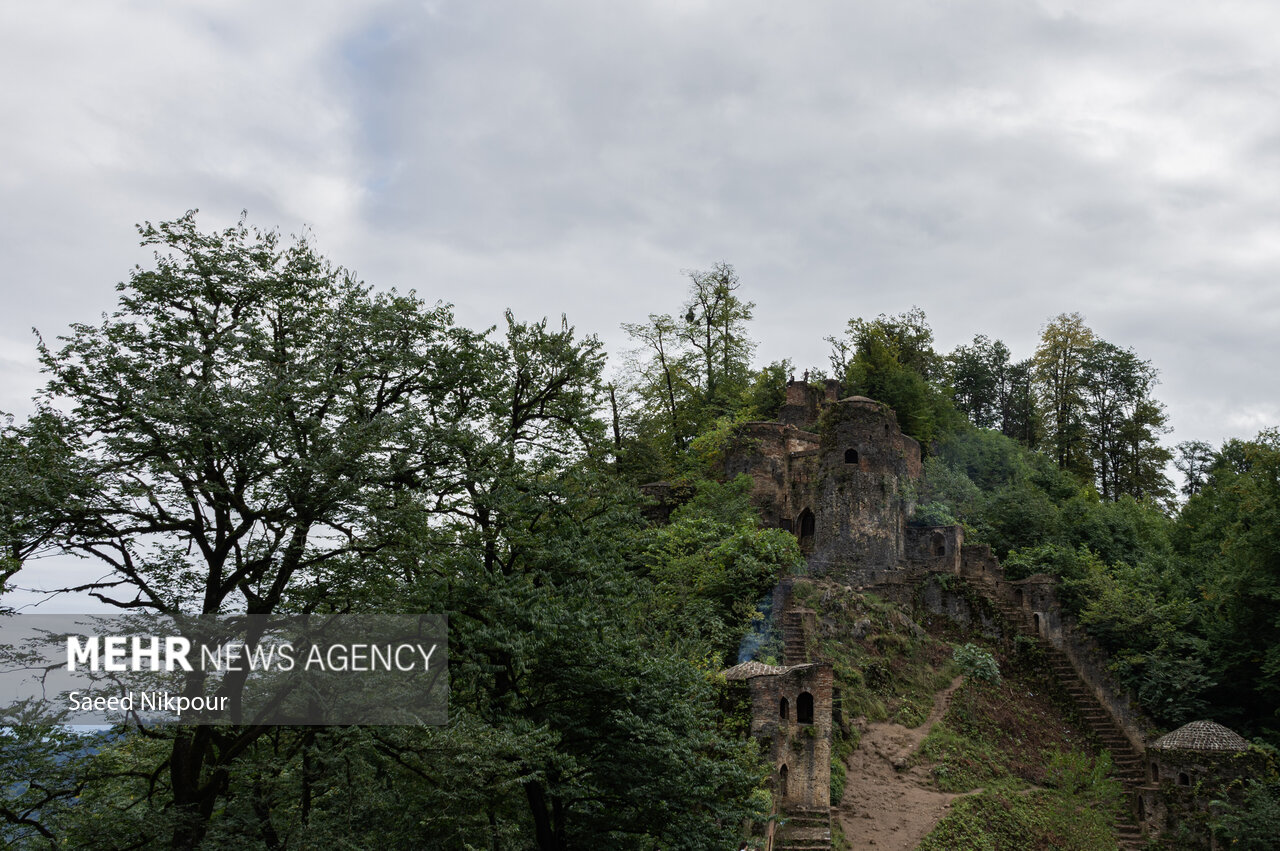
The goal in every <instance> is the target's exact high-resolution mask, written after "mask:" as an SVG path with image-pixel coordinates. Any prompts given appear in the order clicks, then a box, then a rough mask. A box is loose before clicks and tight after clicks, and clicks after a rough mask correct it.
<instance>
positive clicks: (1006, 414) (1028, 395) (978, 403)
mask: <svg viewBox="0 0 1280 851" xmlns="http://www.w3.org/2000/svg"><path fill="white" fill-rule="evenodd" d="M945 369H946V378H947V381H948V383H949V384H950V386H951V393H952V398H953V400H954V402H955V405H956V408H957V409H958V410H959V411H960V412H961V413H963V414H964V415H965V416H967V417H968V418H969V421H970V422H971V423H973V424H974V425H975V426H977V427H978V428H989V429H997V430H999V431H1000V432H1001V433H1002V434H1004V435H1005V436H1007V437H1012V438H1013V439H1015V440H1017V441H1019V442H1021V443H1022V444H1023V445H1024V446H1028V447H1031V448H1035V446H1036V444H1037V442H1038V440H1039V434H1040V414H1039V409H1038V408H1037V406H1036V399H1035V393H1034V391H1033V388H1032V381H1031V373H1032V369H1031V364H1030V362H1029V361H1019V362H1013V361H1011V360H1010V354H1009V349H1008V347H1007V346H1005V344H1004V343H1003V342H1001V341H1000V340H992V339H990V338H989V337H987V336H986V335H985V334H979V335H977V336H976V337H974V338H973V342H972V343H971V344H970V345H967V346H957V347H956V348H955V350H954V351H953V352H952V353H951V354H950V355H948V356H947V358H946V365H945Z"/></svg>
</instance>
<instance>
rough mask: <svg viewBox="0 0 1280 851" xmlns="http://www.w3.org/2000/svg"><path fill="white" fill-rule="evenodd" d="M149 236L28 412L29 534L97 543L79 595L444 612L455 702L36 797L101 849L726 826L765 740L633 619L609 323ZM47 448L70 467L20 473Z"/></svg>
mask: <svg viewBox="0 0 1280 851" xmlns="http://www.w3.org/2000/svg"><path fill="white" fill-rule="evenodd" d="M142 236H143V240H144V243H145V244H148V245H153V246H155V247H156V248H157V249H158V253H157V256H156V262H155V265H154V268H150V269H137V270H135V271H134V273H133V274H132V275H131V276H130V279H129V280H128V281H127V282H125V283H124V284H122V285H121V286H120V291H121V297H120V307H119V309H118V310H117V311H116V312H115V313H114V314H113V315H112V316H110V317H108V318H106V319H105V320H104V321H103V322H102V323H101V324H100V325H96V326H89V325H77V326H73V328H72V332H71V334H70V335H68V336H67V337H66V338H65V339H64V340H63V341H62V344H61V346H59V347H55V346H52V345H42V347H41V355H42V359H43V362H44V367H45V370H46V372H47V373H48V374H49V384H48V387H47V389H46V391H45V393H44V394H43V396H42V397H41V413H40V414H39V416H38V418H37V419H36V420H33V421H32V423H30V424H28V426H25V427H23V428H22V429H16V430H13V429H11V430H10V431H9V432H7V433H6V434H5V436H4V437H5V440H6V441H7V442H8V443H9V444H10V445H11V446H12V447H14V448H15V450H21V451H16V452H15V456H14V457H15V459H16V460H15V461H14V462H13V463H12V464H8V465H6V466H5V467H4V469H3V470H0V472H2V473H3V475H0V487H4V488H6V489H7V490H6V493H8V492H12V493H14V494H16V495H17V497H18V498H15V500H14V503H13V504H14V506H16V507H17V508H16V509H15V510H13V511H8V510H6V514H5V516H4V517H3V521H4V529H3V532H4V535H5V544H6V548H7V549H9V550H10V551H11V552H13V553H16V554H17V555H19V556H22V557H26V556H30V555H32V554H38V553H39V552H43V551H45V550H48V549H49V548H54V549H57V550H62V551H65V552H71V553H76V554H80V555H84V556H88V557H90V558H94V559H98V560H99V561H101V562H102V563H103V564H104V566H105V567H106V575H105V577H104V578H103V579H102V580H100V581H95V582H91V583H88V584H87V585H81V586H75V587H72V586H70V585H69V584H68V585H66V586H64V588H63V590H68V591H72V590H77V591H81V592H87V593H90V594H94V595H96V596H97V597H99V598H100V599H101V600H103V601H106V602H108V603H111V604H113V605H116V606H119V607H122V608H126V609H147V610H152V611H156V612H161V613H177V612H201V613H217V612H226V611H233V610H234V611H249V612H258V613H270V612H277V611H296V610H346V611H359V610H374V609H376V610H382V611H387V610H392V611H394V610H401V611H437V612H445V613H447V614H449V616H450V644H451V660H450V677H451V685H452V694H451V716H450V723H449V726H448V727H445V728H425V729H413V728H409V729H402V730H391V731H379V730H373V729H370V730H363V731H362V730H350V731H342V730H294V729H288V728H263V727H224V728H214V727H199V728H177V729H174V730H169V731H147V733H146V735H143V736H139V735H129V736H126V737H124V738H123V739H121V740H119V741H118V742H113V743H110V744H107V745H105V746H103V750H102V753H100V754H98V755H97V756H94V757H92V758H91V759H90V760H89V763H90V765H91V767H93V770H92V771H89V773H79V774H76V775H75V776H74V777H71V778H70V779H69V780H68V783H71V784H72V785H71V786H68V787H67V788H68V789H69V790H70V794H69V795H67V796H65V797H62V798H52V799H50V803H48V804H47V805H45V806H42V807H40V808H38V811H34V815H33V814H32V813H33V811H32V810H31V809H30V807H29V805H26V804H24V807H25V809H21V810H19V809H15V810H13V812H15V813H19V814H20V817H22V818H30V819H38V820H39V822H40V824H41V825H42V826H44V827H45V828H46V829H48V830H50V832H51V833H55V834H56V835H58V836H59V837H60V838H61V839H60V841H62V842H64V843H68V844H70V845H74V846H77V847H104V848H105V847H125V846H128V847H164V846H167V847H173V848H195V847H265V848H273V847H274V848H280V847H331V846H333V845H336V844H338V843H340V842H341V843H345V844H347V845H349V846H351V847H388V846H392V847H424V846H427V845H433V846H438V847H453V848H463V847H479V846H485V847H492V848H516V847H529V846H530V845H536V846H537V847H540V848H546V849H552V848H563V847H567V846H568V845H573V844H579V845H580V844H585V843H588V842H589V841H592V840H593V839H596V838H597V837H606V839H605V840H604V842H605V844H608V845H610V846H611V847H636V848H650V847H655V846H656V845H657V844H658V843H661V845H662V846H663V847H688V848H700V847H718V846H719V845H723V844H725V843H726V842H728V841H729V840H730V838H731V837H732V836H733V835H734V833H735V832H736V830H737V829H738V827H739V825H740V824H741V819H742V818H743V817H745V816H747V815H749V809H748V808H747V807H746V805H745V802H746V800H747V798H748V794H749V792H750V790H751V789H752V788H754V786H755V785H756V784H757V782H758V779H759V778H758V776H757V775H756V774H755V769H754V757H753V755H752V754H751V752H750V751H749V750H748V749H747V747H746V744H745V743H740V744H738V743H735V742H734V741H732V740H731V739H729V738H726V737H724V736H722V735H721V734H720V733H718V732H717V730H716V724H715V718H714V715H713V713H712V711H711V708H710V707H711V704H710V701H709V700H703V698H704V697H706V688H707V681H706V678H705V677H704V676H703V674H702V673H701V672H699V671H698V670H696V669H695V668H694V667H693V666H692V665H690V664H689V663H688V662H687V661H685V660H684V659H682V658H680V657H679V656H678V655H676V654H674V653H672V652H671V649H670V648H669V647H668V646H667V645H666V644H665V643H663V642H661V641H655V640H652V639H651V638H650V637H649V636H648V634H647V633H648V632H649V631H648V630H647V629H646V628H645V624H643V623H642V622H641V620H640V618H641V614H640V613H641V611H642V606H641V600H642V599H643V596H644V595H643V586H642V584H641V581H640V580H639V579H638V578H637V575H636V573H635V572H634V571H633V570H631V569H629V568H632V567H634V565H633V564H632V563H631V562H632V561H633V559H634V552H635V547H634V545H633V536H634V534H635V532H636V530H637V529H638V525H639V520H638V518H637V517H636V515H635V513H634V510H633V508H632V507H631V506H633V505H634V503H635V500H634V495H633V494H631V493H629V492H628V491H626V490H625V489H620V488H619V486H618V485H617V484H616V482H614V481H612V480H610V479H609V478H608V477H607V476H606V475H604V473H605V468H603V467H602V466H601V464H602V461H603V459H604V457H605V455H606V453H605V452H604V450H603V438H604V430H603V427H602V424H601V423H600V422H599V420H598V419H597V418H596V416H595V412H596V411H598V410H599V409H600V407H601V402H602V395H601V394H602V389H601V383H600V371H601V368H602V364H603V352H602V350H601V347H600V344H599V342H598V341H597V340H595V339H594V338H590V337H588V338H585V339H584V338H578V337H577V336H576V335H575V334H574V331H573V329H572V328H570V327H569V326H568V325H567V323H565V322H562V323H561V324H560V325H559V327H555V326H550V325H549V324H548V323H547V322H545V321H542V322H533V323H526V322H520V321H517V320H516V319H515V318H514V317H512V316H510V315H508V317H507V322H506V327H505V329H504V332H503V333H501V334H499V335H495V336H496V338H495V336H491V335H486V334H475V333H472V332H470V331H467V330H465V329H460V328H457V327H455V326H453V324H452V321H451V317H450V315H449V311H448V310H447V309H446V308H444V307H441V306H434V307H432V306H429V305H426V304H424V303H423V302H422V301H421V300H419V299H417V298H416V297H415V296H413V295H398V294H395V293H389V294H385V293H384V294H379V293H374V292H372V291H371V290H370V289H369V288H367V287H365V286H364V285H362V284H360V283H359V282H357V281H356V280H355V279H354V278H353V277H352V276H350V275H349V274H347V273H345V272H344V271H342V270H340V269H336V268H334V267H332V266H331V265H330V264H328V263H327V262H326V261H324V260H323V259H322V258H321V257H320V256H319V255H318V254H317V253H316V252H315V251H314V249H313V248H312V247H311V246H310V245H309V244H307V243H306V242H303V241H296V242H291V243H289V242H286V241H284V240H282V239H281V238H280V237H279V236H278V235H276V234H275V233H272V232H259V231H256V230H253V229H250V228H249V227H247V226H246V225H245V224H244V223H243V222H241V223H240V224H239V225H238V226H236V227H233V228H230V229H228V230H225V231H222V232H219V233H204V232H201V231H200V230H198V229H197V227H196V224H195V220H194V216H193V215H192V214H188V215H187V216H185V217H183V218H182V219H179V220H177V221H174V222H167V223H162V224H160V225H156V226H151V225H147V226H145V227H144V228H142ZM45 456H48V457H49V458H51V459H53V460H56V462H57V463H56V465H55V467H54V469H55V470H56V471H58V472H57V475H56V476H54V477H51V479H50V481H51V484H50V485H49V486H48V487H46V488H43V489H41V488H34V487H27V486H24V485H22V483H21V480H22V476H21V471H22V465H24V464H26V465H30V464H35V463H37V462H38V461H39V460H40V459H42V458H44V457H45ZM24 459H26V460H24ZM41 463H43V462H41ZM36 740H37V741H38V735H37V738H36ZM28 741H30V740H28ZM30 768H31V771H37V770H38V766H35V765H34V764H33V765H32V766H31V767H30ZM99 769H101V770H99ZM86 771H88V769H86ZM7 776H14V775H7ZM86 778H89V779H88V780H86ZM30 779H31V780H32V782H40V777H39V776H38V775H37V774H31V775H30ZM13 788H18V789H19V791H21V790H23V789H25V790H27V791H30V789H31V788H33V787H31V786H30V785H26V786H21V787H7V788H6V789H5V790H4V791H5V792H9V791H12V790H13ZM23 794H25V792H24V793H23ZM74 796H79V800H81V801H83V802H92V804H91V805H90V806H78V807H77V806H69V807H62V808H59V807H57V806H54V804H56V803H57V802H58V801H61V800H65V799H69V798H70V797H74ZM28 797H30V796H28ZM398 801H406V802H411V803H412V809H411V810H406V809H405V808H404V807H403V806H400V805H399V804H398V803H397V802H398ZM663 808H666V810H667V811H669V812H668V813H667V815H665V816H663V817H662V818H659V819H654V818H652V814H653V813H656V812H662V811H664V810H663ZM5 812H8V810H6V811H5ZM415 813H416V814H417V815H415Z"/></svg>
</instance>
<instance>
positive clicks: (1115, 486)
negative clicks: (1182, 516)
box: [1081, 340, 1171, 499]
mask: <svg viewBox="0 0 1280 851" xmlns="http://www.w3.org/2000/svg"><path fill="white" fill-rule="evenodd" d="M1081 373H1082V389H1081V398H1082V408H1083V423H1084V430H1085V435H1086V439H1087V442H1088V447H1089V456H1090V458H1091V459H1092V461H1093V469H1094V478H1095V481H1096V483H1097V485H1098V490H1099V492H1100V493H1101V494H1102V497H1103V498H1104V499H1117V498H1119V497H1120V496H1121V495H1123V494H1128V495H1129V496H1133V497H1143V496H1152V497H1165V496H1167V494H1168V491H1169V486H1168V484H1167V482H1166V480H1165V477H1164V472H1163V468H1164V465H1165V464H1166V463H1167V462H1168V461H1169V458H1170V457H1171V453H1170V452H1169V451H1168V450H1166V449H1164V448H1163V447H1161V446H1159V444H1158V442H1157V441H1158V437H1159V435H1160V434H1163V433H1164V432H1165V431H1166V430H1167V429H1165V426H1164V423H1165V419H1166V418H1165V414H1164V407H1163V406H1162V405H1161V404H1160V403H1159V402H1157V401H1156V400H1155V399H1153V398H1152V396H1151V388H1152V387H1153V386H1154V385H1155V383H1156V380H1157V379H1156V372H1155V369H1154V368H1153V367H1152V366H1151V362H1150V361H1144V360H1141V359H1140V358H1139V357H1138V356H1137V355H1136V354H1135V353H1134V351H1133V350H1132V349H1121V348H1120V347H1119V346H1116V345H1113V344H1111V343H1108V342H1106V341H1105V340H1097V341H1095V342H1094V343H1093V345H1091V346H1090V347H1089V348H1088V349H1086V350H1085V352H1084V355H1083V358H1082V362H1081Z"/></svg>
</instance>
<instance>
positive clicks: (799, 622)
mask: <svg viewBox="0 0 1280 851" xmlns="http://www.w3.org/2000/svg"><path fill="white" fill-rule="evenodd" d="M808 661H809V651H808V648H807V646H806V644H805V632H804V612H803V611H801V610H797V609H793V608H791V607H788V608H787V610H786V612H785V614H784V615H783V617H782V664H784V665H803V664H804V663H805V662H808Z"/></svg>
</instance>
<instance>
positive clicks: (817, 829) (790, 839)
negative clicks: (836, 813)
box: [773, 810, 831, 851]
mask: <svg viewBox="0 0 1280 851" xmlns="http://www.w3.org/2000/svg"><path fill="white" fill-rule="evenodd" d="M773 851H831V813H830V812H828V811H824V810H795V811H793V812H790V813H787V814H786V815H784V816H783V817H782V823H781V826H780V827H779V828H778V832H777V833H776V834H774V838H773Z"/></svg>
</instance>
